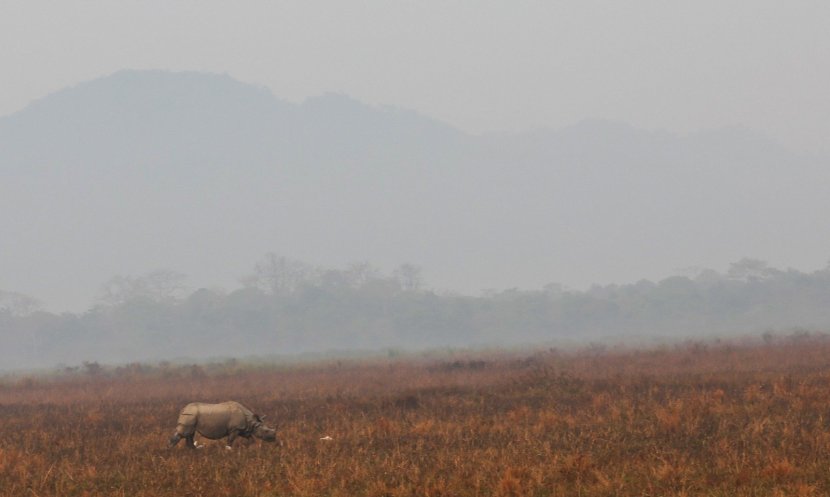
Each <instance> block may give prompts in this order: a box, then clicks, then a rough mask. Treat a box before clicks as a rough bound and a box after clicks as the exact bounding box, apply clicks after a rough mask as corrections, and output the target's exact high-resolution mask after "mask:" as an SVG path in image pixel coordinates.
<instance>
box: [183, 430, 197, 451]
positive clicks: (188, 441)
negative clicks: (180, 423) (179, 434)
mask: <svg viewBox="0 0 830 497" xmlns="http://www.w3.org/2000/svg"><path fill="white" fill-rule="evenodd" d="M184 439H185V445H187V448H188V449H195V448H196V442H195V441H194V440H193V434H190V435H186V436H185V437H184Z"/></svg>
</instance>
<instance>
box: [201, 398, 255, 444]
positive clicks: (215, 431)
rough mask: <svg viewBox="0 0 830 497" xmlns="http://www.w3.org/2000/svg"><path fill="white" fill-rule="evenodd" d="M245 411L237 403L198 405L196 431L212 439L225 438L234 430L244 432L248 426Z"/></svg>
mask: <svg viewBox="0 0 830 497" xmlns="http://www.w3.org/2000/svg"><path fill="white" fill-rule="evenodd" d="M243 409H244V408H242V406H241V405H240V404H238V403H236V402H223V403H221V404H197V410H198V413H197V415H196V430H197V431H198V432H199V434H200V435H202V436H204V437H206V438H211V439H216V438H222V437H225V436H227V435H228V434H229V433H230V432H231V431H232V430H242V431H244V430H246V429H247V427H248V424H247V417H246V416H245V412H244V411H243Z"/></svg>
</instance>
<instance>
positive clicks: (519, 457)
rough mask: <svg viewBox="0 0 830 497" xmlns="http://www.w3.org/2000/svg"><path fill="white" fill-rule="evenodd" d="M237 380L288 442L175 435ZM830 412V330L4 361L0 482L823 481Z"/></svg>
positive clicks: (225, 486)
mask: <svg viewBox="0 0 830 497" xmlns="http://www.w3.org/2000/svg"><path fill="white" fill-rule="evenodd" d="M226 399H235V400H238V401H240V402H242V403H244V404H247V405H249V406H250V407H252V408H254V409H255V410H257V411H258V412H260V413H263V414H267V415H268V416H269V417H270V418H271V420H275V421H276V425H277V429H278V433H279V435H280V437H281V438H282V440H283V441H284V445H283V446H282V447H279V446H276V445H271V444H264V443H261V442H246V441H242V442H241V443H238V444H237V447H236V448H235V449H234V450H233V451H226V450H224V448H223V445H224V444H223V443H221V442H210V441H203V442H205V443H206V447H205V449H202V450H198V451H190V450H187V449H185V448H184V447H183V446H182V445H180V446H179V447H177V448H175V449H173V450H168V449H167V448H166V442H167V438H168V437H169V435H170V434H171V433H172V431H173V429H174V427H175V421H176V416H177V413H178V410H179V409H180V408H181V407H182V406H183V405H184V404H185V403H187V402H189V401H192V400H201V401H219V400H226ZM828 413H830V342H828V341H827V340H824V339H821V338H809V337H807V338H803V337H802V338H801V339H799V340H788V341H782V342H781V343H776V344H772V345H770V344H767V345H758V344H755V345H739V344H738V345H736V344H732V345H708V346H707V345H701V344H691V345H686V346H682V347H670V348H669V347H667V348H663V349H658V350H643V351H636V350H634V351H610V352H608V351H606V352H601V353H600V352H598V351H596V350H587V351H584V352H580V353H570V354H563V353H557V352H554V351H546V352H539V353H535V354H530V355H524V356H518V355H512V356H510V355H497V354H490V355H478V356H475V357H472V356H471V357H458V358H453V359H449V360H448V359H446V358H445V359H432V360H427V359H419V360H414V359H408V360H397V361H393V360H390V361H373V362H366V363H345V364H337V363H331V364H318V365H307V366H296V367H292V368H282V369H280V368H272V369H261V370H245V369H244V368H242V369H239V370H229V369H228V368H224V369H221V370H215V371H212V370H210V368H207V370H204V369H202V368H198V367H197V368H167V369H161V370H160V369H156V370H150V371H147V370H143V369H141V368H132V369H130V368H125V369H123V370H121V371H120V372H119V373H118V374H115V373H114V372H109V373H106V374H104V373H99V374H98V375H97V376H94V377H89V376H85V377H80V376H77V375H76V376H74V377H73V376H68V377H62V378H23V379H9V380H6V381H5V383H3V384H0V420H2V426H3V431H2V433H3V437H2V438H0V494H2V495H8V496H24V495H35V496H50V495H60V496H95V495H102V496H103V495H107V496H148V497H149V496H153V497H164V496H174V495H175V496H199V495H202V496H208V495H217V496H277V495H280V496H282V495H286V496H293V495H296V496H315V497H317V496H326V495H330V496H338V495H339V496H355V495H366V496H410V495H411V496H415V495H418V496H468V495H469V496H474V495H475V496H563V497H564V496H578V495H584V496H635V495H636V496H647V495H651V496H698V495H701V496H702V495H706V496H761V495H792V496H819V495H828V494H829V493H830V471H828V470H830V431H829V430H828V420H827V418H828ZM326 435H328V436H331V437H332V440H331V441H324V440H320V438H321V437H323V436H326Z"/></svg>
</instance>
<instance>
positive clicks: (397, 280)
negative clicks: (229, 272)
mask: <svg viewBox="0 0 830 497" xmlns="http://www.w3.org/2000/svg"><path fill="white" fill-rule="evenodd" d="M185 283H186V278H185V276H184V275H182V274H179V273H176V272H173V271H156V272H153V273H149V274H146V275H142V276H133V277H128V276H119V277H115V278H112V279H111V280H110V281H108V282H107V283H106V284H105V285H104V286H103V288H102V292H101V296H100V299H99V302H98V303H97V304H96V305H95V306H94V307H92V308H91V309H89V310H87V311H86V312H83V313H64V314H55V313H50V312H45V311H42V310H38V306H37V302H36V301H35V300H34V299H32V298H30V297H27V296H25V295H20V294H17V293H14V292H8V291H6V292H0V360H2V366H0V369H13V368H25V367H50V366H54V365H57V364H67V365H68V364H79V363H81V362H82V361H100V362H103V363H126V362H132V361H149V360H157V359H168V360H169V359H176V358H182V359H191V360H192V359H202V358H227V357H243V356H251V355H256V356H263V357H268V356H276V355H283V354H296V353H302V352H333V351H347V350H382V349H422V348H434V347H478V346H513V345H543V344H544V345H548V344H550V345H558V344H568V343H590V342H593V343H601V342H603V341H605V340H614V341H620V340H651V339H655V338H658V339H665V338H674V339H679V338H701V337H709V338H711V337H715V336H724V335H745V334H752V333H763V332H770V331H773V332H774V331H784V330H792V329H794V328H801V329H809V330H824V329H827V328H830V307H828V305H827V303H828V302H830V267H826V268H824V269H821V270H817V271H813V272H801V271H797V270H794V269H787V270H781V269H776V268H772V267H770V266H768V265H767V264H766V263H764V262H762V261H758V260H752V259H744V260H741V261H738V262H735V263H733V264H732V265H731V266H730V267H729V269H728V271H726V272H724V273H721V272H717V271H714V270H709V269H704V270H697V271H694V272H693V273H692V274H689V275H686V276H671V277H669V278H665V279H663V280H661V281H657V282H652V281H648V280H641V281H639V282H636V283H632V284H625V285H595V286H593V287H591V288H589V289H587V290H573V289H568V288H565V287H563V286H562V285H558V284H550V285H547V286H546V287H544V288H543V289H538V290H520V289H509V290H503V291H488V292H484V293H483V294H482V295H478V296H470V295H459V294H454V293H441V292H436V291H434V290H431V289H429V288H427V287H426V286H425V284H424V281H423V278H422V275H421V270H420V268H418V267H417V266H414V265H409V264H405V265H402V266H400V267H398V268H397V269H396V270H394V271H392V272H391V273H390V274H385V273H383V272H382V271H380V270H378V269H377V268H375V267H373V266H372V265H371V264H368V263H359V264H353V265H351V266H349V267H347V268H344V269H331V268H319V267H315V266H312V265H309V264H306V263H304V262H301V261H297V260H293V259H289V258H285V257H280V256H277V255H275V254H268V255H267V256H266V257H264V258H263V259H262V260H261V261H260V262H259V263H257V264H256V266H255V267H254V269H253V271H252V272H251V274H249V275H247V276H246V277H245V278H243V280H242V285H241V287H240V288H238V289H235V290H233V291H222V290H211V289H204V288H202V289H198V290H195V291H188V290H187V289H186V286H185Z"/></svg>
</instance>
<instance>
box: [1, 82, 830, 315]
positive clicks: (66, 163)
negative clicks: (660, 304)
mask: <svg viewBox="0 0 830 497" xmlns="http://www.w3.org/2000/svg"><path fill="white" fill-rule="evenodd" d="M0 160H2V168H3V170H4V181H3V182H2V184H0V197H2V204H3V205H2V208H3V212H4V213H5V214H4V215H3V216H2V217H0V230H2V232H3V233H7V234H10V235H11V236H6V237H4V238H3V258H2V260H0V274H2V278H3V279H2V287H0V288H2V289H4V290H7V291H9V290H12V291H16V292H21V293H24V294H27V295H32V296H34V297H36V298H39V299H42V300H44V302H45V304H46V306H47V308H50V309H55V310H64V309H69V310H75V311H77V310H83V309H86V308H88V307H89V306H91V305H92V304H93V303H94V302H95V299H96V297H98V296H100V290H101V285H102V284H103V283H104V282H105V281H107V280H108V279H109V278H111V277H113V276H116V275H138V274H143V273H147V272H150V271H153V270H158V269H172V270H176V271H180V272H182V273H184V274H186V275H188V277H189V279H188V281H187V284H188V287H189V288H192V289H196V288H199V287H203V286H204V287H216V286H221V287H224V288H226V289H233V288H236V287H238V285H239V280H240V279H241V278H242V277H244V276H245V275H246V274H248V273H250V271H251V269H252V267H253V265H254V263H255V262H256V261H258V260H259V259H260V258H261V257H262V256H263V255H264V254H266V253H268V252H275V253H277V254H281V255H286V256H289V257H292V258H296V259H301V260H303V261H306V262H310V263H314V264H319V265H323V266H345V265H347V264H349V263H352V262H355V261H370V262H372V263H374V264H377V265H379V266H380V267H381V268H382V269H385V270H392V268H394V267H396V266H397V265H399V264H401V263H413V264H416V265H418V266H421V267H422V268H424V271H425V273H424V276H425V278H426V282H427V284H428V285H429V286H430V287H432V288H435V289H438V290H452V291H458V292H462V293H467V294H473V295H476V294H478V293H479V292H480V291H481V290H483V289H505V288H512V287H519V288H526V289H534V288H537V289H538V288H542V287H543V286H544V285H546V284H548V283H551V282H555V283H560V284H564V285H566V286H568V287H574V288H587V286H589V285H590V284H592V283H603V284H604V283H611V282H617V283H628V282H635V281H637V280H639V279H641V278H649V279H659V278H663V277H667V276H670V275H672V274H675V273H677V272H678V271H679V270H681V269H682V268H685V267H689V266H696V267H712V268H715V269H718V270H723V269H724V268H725V267H727V266H728V264H729V263H731V262H734V261H737V260H739V259H741V258H742V257H745V256H749V257H755V258H759V259H763V260H768V261H771V262H772V263H774V264H775V265H779V266H780V265H795V266H796V267H799V266H800V268H801V269H818V268H821V267H823V266H824V263H825V261H826V260H827V258H828V254H830V250H828V248H830V230H826V229H816V228H817V215H818V213H821V212H827V211H828V210H829V209H830V196H828V195H826V192H827V188H826V185H828V184H830V168H828V167H827V166H828V163H827V161H826V160H823V159H817V158H811V157H809V156H806V155H803V154H798V153H795V152H792V151H790V150H788V149H786V148H785V147H783V146H781V145H779V144H777V143H776V142H775V141H774V140H772V139H770V138H767V137H764V136H762V135H760V134H758V133H755V132H753V131H751V130H749V129H746V128H729V129H718V130H711V131H706V132H700V133H695V134H690V135H677V134H671V133H667V132H649V131H645V130H641V129H637V128H634V127H632V126H630V125H627V124H625V123H619V122H612V121H602V120H585V121H582V122H579V123H576V124H574V125H572V126H568V127H565V128H562V129H558V130H539V131H535V132H528V133H521V134H490V135H472V134H469V133H466V132H464V131H462V130H459V129H456V128H454V127H452V126H450V125H448V124H445V123H442V122H440V121H438V120H435V119H432V118H430V117H428V116H425V115H423V114H419V113H416V112H414V111H409V110H404V109H399V108H397V107H376V106H370V105H367V104H364V103H361V102H359V101H357V100H354V99H353V98H350V97H348V96H346V95H340V94H325V95H322V96H319V97H313V98H309V99H307V100H305V101H304V102H303V103H301V104H293V103H290V102H288V101H285V100H281V99H279V98H277V97H276V96H274V95H273V94H272V93H271V92H270V91H268V90H267V89H265V88H263V87H256V86H252V85H248V84H244V83H240V82H238V81H236V80H234V79H232V78H230V77H228V76H221V75H212V74H204V73H191V72H184V73H182V72H166V71H121V72H118V73H115V74H113V75H111V76H108V77H105V78H101V79H97V80H94V81H91V82H85V83H81V84H78V85H76V86H74V87H71V88H68V89H65V90H63V91H60V92H58V93H55V94H53V95H50V96H48V97H46V98H43V99H41V100H38V101H36V102H34V103H33V104H31V105H30V106H28V107H27V108H25V109H24V110H22V111H20V112H18V113H15V114H12V115H10V116H7V117H5V118H2V119H0Z"/></svg>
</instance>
